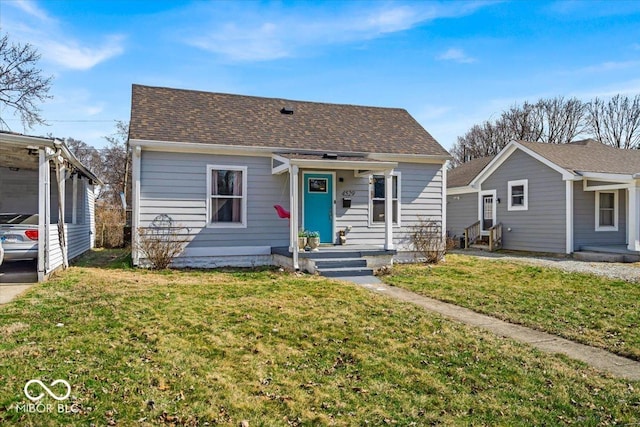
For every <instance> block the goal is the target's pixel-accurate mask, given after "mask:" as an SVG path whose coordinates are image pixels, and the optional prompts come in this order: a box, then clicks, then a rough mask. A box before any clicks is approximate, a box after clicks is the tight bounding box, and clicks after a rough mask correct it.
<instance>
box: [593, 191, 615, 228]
mask: <svg viewBox="0 0 640 427" xmlns="http://www.w3.org/2000/svg"><path fill="white" fill-rule="evenodd" d="M617 230H618V191H617V190H616V191H596V231H617Z"/></svg>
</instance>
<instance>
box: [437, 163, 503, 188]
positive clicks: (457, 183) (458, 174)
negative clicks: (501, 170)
mask: <svg viewBox="0 0 640 427" xmlns="http://www.w3.org/2000/svg"><path fill="white" fill-rule="evenodd" d="M494 157H495V156H488V157H478V158H477V159H472V160H469V161H468V162H465V163H463V164H461V165H459V166H457V167H455V168H453V169H451V170H450V171H448V172H447V188H453V187H464V186H465V185H469V183H470V182H471V181H473V178H475V177H476V175H478V174H479V173H480V171H481V170H482V169H484V167H485V166H487V165H488V164H489V162H490V161H491V160H493V158H494Z"/></svg>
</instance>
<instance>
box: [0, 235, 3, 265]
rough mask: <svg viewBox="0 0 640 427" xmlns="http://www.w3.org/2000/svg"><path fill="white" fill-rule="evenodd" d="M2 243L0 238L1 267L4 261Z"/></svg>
mask: <svg viewBox="0 0 640 427" xmlns="http://www.w3.org/2000/svg"><path fill="white" fill-rule="evenodd" d="M2 242H4V238H3V237H0V265H2V260H3V259H4V249H2Z"/></svg>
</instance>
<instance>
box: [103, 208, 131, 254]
mask: <svg viewBox="0 0 640 427" xmlns="http://www.w3.org/2000/svg"><path fill="white" fill-rule="evenodd" d="M124 226H125V218H124V211H123V210H122V208H121V207H118V206H110V205H106V206H105V205H103V206H97V207H96V247H98V248H121V247H123V246H124Z"/></svg>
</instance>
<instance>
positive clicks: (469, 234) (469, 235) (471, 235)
mask: <svg viewBox="0 0 640 427" xmlns="http://www.w3.org/2000/svg"><path fill="white" fill-rule="evenodd" d="M479 238H480V221H476V222H474V223H473V224H471V225H470V226H468V227H467V228H465V229H464V247H465V248H468V247H469V246H471V245H473V244H474V243H475V242H476V241H477V240H478V239H479Z"/></svg>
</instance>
